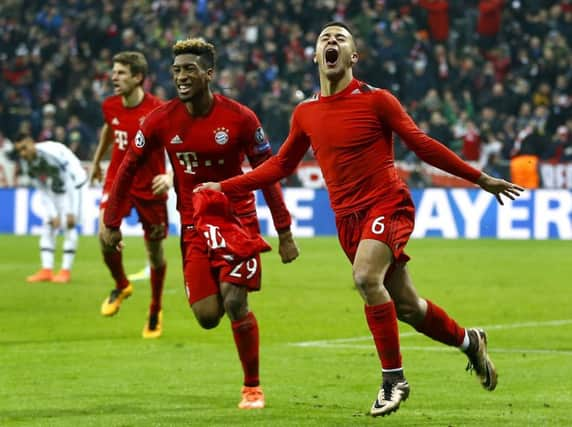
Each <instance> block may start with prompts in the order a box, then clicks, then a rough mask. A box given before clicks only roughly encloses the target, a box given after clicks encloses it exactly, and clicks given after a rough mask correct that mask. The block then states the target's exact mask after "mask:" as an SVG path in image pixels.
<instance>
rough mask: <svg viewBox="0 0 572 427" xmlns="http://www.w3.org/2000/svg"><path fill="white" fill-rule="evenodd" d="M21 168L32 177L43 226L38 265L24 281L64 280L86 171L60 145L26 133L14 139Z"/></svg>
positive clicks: (72, 252)
mask: <svg viewBox="0 0 572 427" xmlns="http://www.w3.org/2000/svg"><path fill="white" fill-rule="evenodd" d="M15 147H16V150H17V151H18V154H19V155H20V158H21V159H23V160H24V162H23V165H22V166H23V168H24V171H25V172H26V173H27V174H28V175H29V176H30V178H32V183H33V185H34V186H35V187H36V188H37V189H38V191H39V193H40V196H41V198H42V203H43V208H44V209H43V228H42V234H41V237H40V254H41V260H42V268H41V269H40V270H39V271H38V272H37V273H35V274H33V275H31V276H28V277H27V279H26V280H27V281H28V282H30V283H34V282H50V281H51V282H55V283H68V282H69V281H70V279H71V273H70V272H71V268H72V264H73V260H74V257H75V252H76V249H77V241H78V233H77V229H76V225H77V224H78V223H79V220H80V206H81V194H82V189H83V187H84V184H85V183H86V182H87V174H86V172H85V170H84V169H83V167H82V165H81V163H80V161H79V159H78V158H77V157H76V156H75V155H74V154H73V153H72V152H71V150H70V149H69V148H67V147H66V146H65V145H64V144H61V143H59V142H53V141H45V142H38V143H36V142H35V141H34V139H33V138H32V137H31V136H29V135H24V134H22V135H18V136H17V138H16V142H15ZM60 229H61V230H62V231H63V235H64V244H63V259H62V267H61V270H60V271H59V272H58V273H57V274H54V273H53V268H54V251H55V246H56V236H57V234H58V232H59V230H60Z"/></svg>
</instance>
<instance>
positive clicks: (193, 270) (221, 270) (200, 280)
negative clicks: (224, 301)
mask: <svg viewBox="0 0 572 427" xmlns="http://www.w3.org/2000/svg"><path fill="white" fill-rule="evenodd" d="M240 221H241V222H242V224H243V225H244V228H245V229H246V230H247V231H249V232H251V233H260V228H259V225H258V219H257V218H256V216H255V215H251V216H249V217H244V218H240ZM181 253H182V256H183V275H184V277H185V290H186V292H187V299H188V300H189V304H191V305H192V304H194V303H195V302H197V301H200V300H202V299H203V298H206V297H208V296H211V295H216V294H218V293H219V292H220V287H219V285H220V283H222V282H228V283H233V284H235V285H239V286H246V287H247V288H248V290H249V291H258V290H260V279H261V276H262V266H261V264H260V254H257V255H256V256H254V257H252V258H250V259H248V260H246V261H239V262H237V263H236V264H229V265H225V266H223V267H214V266H213V265H212V264H213V263H214V262H215V261H214V260H211V259H210V257H209V254H208V246H207V243H206V242H205V240H204V238H203V237H202V236H200V235H199V233H198V231H197V229H196V228H195V227H194V226H191V225H187V226H183V227H182V230H181ZM219 262H220V261H219Z"/></svg>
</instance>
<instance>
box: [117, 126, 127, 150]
mask: <svg viewBox="0 0 572 427" xmlns="http://www.w3.org/2000/svg"><path fill="white" fill-rule="evenodd" d="M128 142H129V139H128V138H127V132H125V131H124V130H118V129H115V143H116V144H117V147H118V148H119V149H120V150H125V149H126V148H127V144H128Z"/></svg>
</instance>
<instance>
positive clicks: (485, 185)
mask: <svg viewBox="0 0 572 427" xmlns="http://www.w3.org/2000/svg"><path fill="white" fill-rule="evenodd" d="M477 184H478V185H479V186H480V187H481V188H482V189H483V190H485V191H488V192H489V193H491V194H494V195H495V197H496V198H497V200H498V202H499V203H500V204H501V205H504V203H503V201H502V199H501V195H503V196H505V197H508V198H509V199H510V200H514V199H515V198H517V197H518V196H520V193H522V192H523V191H524V188H523V187H521V186H520V185H516V184H513V183H512V182H508V181H505V180H504V179H499V178H493V177H492V176H490V175H487V174H486V173H484V172H482V173H481V176H480V177H479V179H478V180H477Z"/></svg>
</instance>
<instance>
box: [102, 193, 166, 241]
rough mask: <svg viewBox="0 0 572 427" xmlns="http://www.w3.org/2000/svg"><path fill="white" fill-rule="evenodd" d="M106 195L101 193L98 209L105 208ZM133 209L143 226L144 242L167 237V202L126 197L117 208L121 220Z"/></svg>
mask: <svg viewBox="0 0 572 427" xmlns="http://www.w3.org/2000/svg"><path fill="white" fill-rule="evenodd" d="M107 196H108V194H107V193H103V197H102V198H101V203H100V204H99V208H100V209H105V208H106V207H107ZM132 208H135V210H136V211H137V215H138V216H139V222H140V223H141V225H142V226H143V231H144V236H145V240H148V241H149V240H162V239H164V238H166V237H167V232H168V231H169V220H168V216H167V202H166V201H165V200H146V199H140V198H138V197H134V196H128V197H126V198H124V199H122V200H121V205H120V206H119V209H120V214H121V216H122V217H123V218H125V217H127V216H129V214H130V213H131V209H132Z"/></svg>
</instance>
